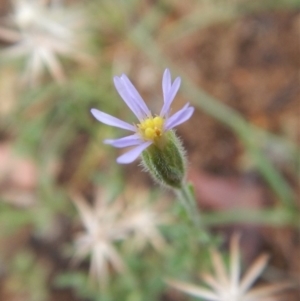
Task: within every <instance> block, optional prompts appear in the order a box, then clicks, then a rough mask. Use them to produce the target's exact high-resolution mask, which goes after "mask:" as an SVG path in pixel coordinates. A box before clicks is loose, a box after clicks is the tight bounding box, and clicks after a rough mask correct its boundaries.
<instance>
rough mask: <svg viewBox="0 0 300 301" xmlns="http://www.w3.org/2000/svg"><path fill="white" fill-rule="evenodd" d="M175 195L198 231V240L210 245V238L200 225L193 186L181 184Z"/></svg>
mask: <svg viewBox="0 0 300 301" xmlns="http://www.w3.org/2000/svg"><path fill="white" fill-rule="evenodd" d="M176 193H177V195H178V198H179V200H180V201H181V203H182V205H183V207H184V208H185V210H186V212H187V214H188V216H189V218H190V219H191V221H192V222H193V224H194V226H195V227H196V229H197V230H199V240H200V241H201V243H205V244H208V243H210V242H211V237H210V235H209V234H208V231H207V230H206V229H205V226H204V225H203V223H202V219H201V214H200V210H199V208H198V206H197V201H196V199H195V195H194V193H193V186H192V185H191V184H189V183H183V184H182V186H181V188H180V189H178V190H176Z"/></svg>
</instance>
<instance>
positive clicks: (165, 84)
mask: <svg viewBox="0 0 300 301" xmlns="http://www.w3.org/2000/svg"><path fill="white" fill-rule="evenodd" d="M171 84H172V83H171V73H170V70H169V69H166V70H165V72H164V75H163V80H162V90H163V96H164V102H166V101H167V96H168V93H169V91H170V89H171Z"/></svg>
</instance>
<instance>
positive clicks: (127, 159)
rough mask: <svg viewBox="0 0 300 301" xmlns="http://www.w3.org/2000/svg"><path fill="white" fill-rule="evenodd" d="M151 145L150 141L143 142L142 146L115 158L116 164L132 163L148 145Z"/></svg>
mask: <svg viewBox="0 0 300 301" xmlns="http://www.w3.org/2000/svg"><path fill="white" fill-rule="evenodd" d="M151 144H152V141H147V142H144V143H143V144H141V145H139V146H137V147H135V148H134V149H132V150H130V151H129V152H127V153H125V154H123V155H122V156H120V157H118V158H117V163H119V164H128V163H131V162H133V161H134V160H135V159H136V158H137V157H138V156H139V155H140V154H141V153H142V152H143V151H144V150H145V149H146V148H147V147H148V146H149V145H151Z"/></svg>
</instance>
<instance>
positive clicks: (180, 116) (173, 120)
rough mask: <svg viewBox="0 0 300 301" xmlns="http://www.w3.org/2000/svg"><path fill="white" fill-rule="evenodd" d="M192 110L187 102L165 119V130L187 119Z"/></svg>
mask: <svg viewBox="0 0 300 301" xmlns="http://www.w3.org/2000/svg"><path fill="white" fill-rule="evenodd" d="M194 110H195V109H194V107H189V104H188V103H187V104H186V105H185V106H184V107H183V108H182V109H181V110H179V111H178V112H176V113H175V114H174V115H172V116H171V117H170V118H169V119H167V121H166V124H165V130H166V131H168V130H170V129H172V128H174V127H176V126H177V125H179V124H181V123H183V122H185V121H187V120H188V119H189V118H190V117H191V116H192V114H193V112H194Z"/></svg>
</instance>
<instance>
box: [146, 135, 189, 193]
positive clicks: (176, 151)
mask: <svg viewBox="0 0 300 301" xmlns="http://www.w3.org/2000/svg"><path fill="white" fill-rule="evenodd" d="M162 139H163V140H161V141H159V142H158V143H153V144H152V145H150V146H149V147H148V148H147V149H146V150H144V151H143V152H142V164H143V166H144V167H145V169H146V170H147V171H149V173H150V174H151V176H152V177H153V178H154V180H156V181H157V182H158V183H160V184H162V185H163V186H167V187H171V188H181V186H182V182H183V180H184V177H185V169H186V168H185V165H186V164H185V161H186V160H185V152H184V149H183V147H182V145H181V142H180V140H179V138H178V137H177V136H176V134H175V132H174V131H168V132H167V133H165V134H164V136H163V137H162Z"/></svg>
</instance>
